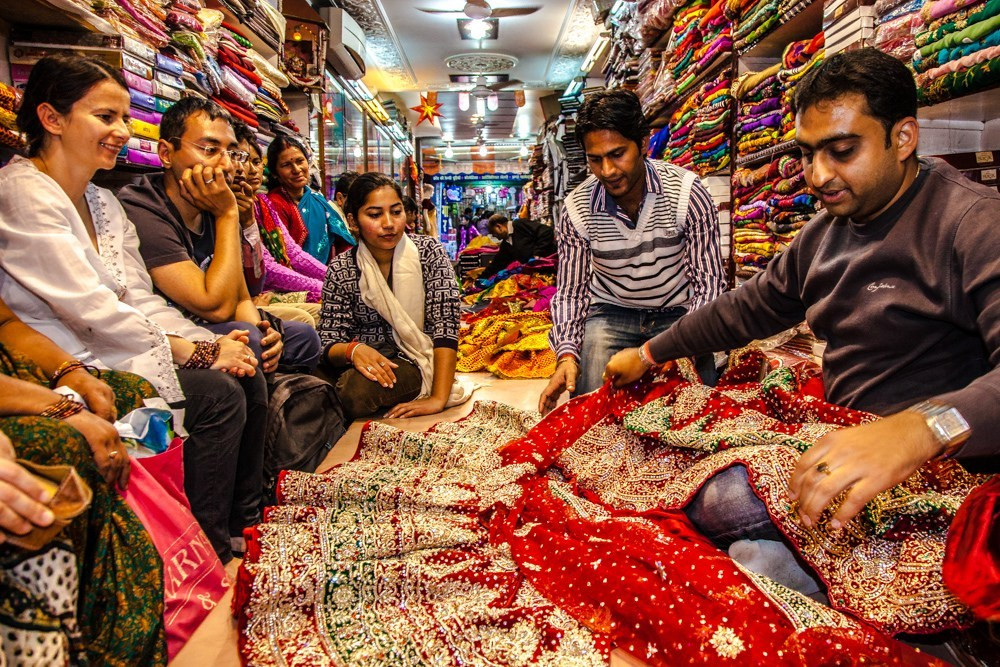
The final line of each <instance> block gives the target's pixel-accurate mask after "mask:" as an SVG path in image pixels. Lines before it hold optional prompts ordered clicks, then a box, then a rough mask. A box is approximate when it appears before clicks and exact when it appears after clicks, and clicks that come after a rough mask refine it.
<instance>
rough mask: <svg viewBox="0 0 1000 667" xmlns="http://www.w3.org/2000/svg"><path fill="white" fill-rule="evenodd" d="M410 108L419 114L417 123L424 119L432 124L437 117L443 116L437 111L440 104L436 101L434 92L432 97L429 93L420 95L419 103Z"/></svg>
mask: <svg viewBox="0 0 1000 667" xmlns="http://www.w3.org/2000/svg"><path fill="white" fill-rule="evenodd" d="M410 108H411V109H413V110H414V111H416V112H418V113H419V114H420V119H419V120H417V125H420V124H421V123H422V122H424V121H425V120H426V121H428V122H429V123H430V124H431V125H433V124H434V121H435V120H437V119H438V118H444V116H442V115H441V114H440V113H439V112H438V109H440V108H441V104H440V103H439V102H438V101H437V95H436V94H435V95H434V96H433V97H431V94H427V95H421V96H420V104H418V105H417V106H415V107H410Z"/></svg>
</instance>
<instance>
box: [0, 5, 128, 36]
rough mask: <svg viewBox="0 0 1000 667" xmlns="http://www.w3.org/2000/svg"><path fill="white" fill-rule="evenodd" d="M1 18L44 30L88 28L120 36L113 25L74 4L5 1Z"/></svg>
mask: <svg viewBox="0 0 1000 667" xmlns="http://www.w3.org/2000/svg"><path fill="white" fill-rule="evenodd" d="M0 18H2V19H4V20H5V21H7V22H8V23H11V24H13V25H30V26H36V27H40V28H42V27H44V28H75V29H77V30H79V29H80V28H84V29H85V30H88V31H89V32H97V33H100V34H102V35H117V34H118V30H117V29H116V28H115V26H114V25H112V24H111V22H110V21H107V20H106V19H104V18H101V17H100V16H98V15H97V14H95V13H94V12H92V11H89V10H88V9H86V8H85V7H82V6H81V5H80V3H77V2H73V0H17V1H16V2H14V1H13V0H3V1H2V2H0Z"/></svg>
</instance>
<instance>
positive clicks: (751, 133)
mask: <svg viewBox="0 0 1000 667" xmlns="http://www.w3.org/2000/svg"><path fill="white" fill-rule="evenodd" d="M780 70H781V63H776V64H774V65H773V66H772V67H769V68H767V69H766V70H764V71H762V72H747V73H746V74H743V75H741V76H740V77H739V78H738V79H736V81H735V82H734V83H733V86H732V92H733V97H735V98H736V100H737V113H736V124H735V130H736V131H735V133H734V134H735V136H736V154H737V156H738V157H744V156H746V155H750V154H751V153H755V152H757V151H760V150H764V149H765V148H770V147H771V146H773V145H775V144H777V143H778V142H779V141H781V123H782V119H783V117H784V108H783V105H782V100H781V82H780V81H779V80H778V72H779V71H780Z"/></svg>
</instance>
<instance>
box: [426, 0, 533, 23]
mask: <svg viewBox="0 0 1000 667" xmlns="http://www.w3.org/2000/svg"><path fill="white" fill-rule="evenodd" d="M539 9H541V7H511V8H509V9H493V7H491V6H490V3H488V2H486V0H468V2H466V3H465V7H464V8H463V9H462V11H460V12H456V11H450V10H446V9H422V8H421V9H420V11H422V12H425V13H427V14H445V15H451V16H456V17H462V16H465V17H467V18H470V19H479V20H483V19H504V18H510V17H513V16H527V15H529V14H534V13H535V12H537V11H538V10H539Z"/></svg>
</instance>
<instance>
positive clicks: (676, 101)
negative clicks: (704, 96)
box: [646, 51, 733, 128]
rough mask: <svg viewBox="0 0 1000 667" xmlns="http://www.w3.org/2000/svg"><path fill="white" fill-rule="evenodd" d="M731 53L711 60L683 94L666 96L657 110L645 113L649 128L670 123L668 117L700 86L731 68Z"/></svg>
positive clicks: (727, 52) (725, 53)
mask: <svg viewBox="0 0 1000 667" xmlns="http://www.w3.org/2000/svg"><path fill="white" fill-rule="evenodd" d="M732 56H733V52H732V51H726V52H724V53H722V54H721V55H719V56H718V57H717V58H716V59H715V60H713V61H712V62H711V63H710V64H709V65H708V67H706V68H705V69H703V70H702V71H701V72H700V73H699V74H698V75H697V76H695V78H694V80H693V81H691V83H689V84H688V85H687V86H686V87H685V89H684V92H683V93H681V94H680V95H675V94H673V93H672V94H670V95H669V96H667V98H666V101H665V102H664V103H663V104H662V105H661V106H660V108H659V109H651V110H650V112H647V113H646V118H647V119H648V120H649V125H650V127H653V128H658V127H663V126H664V125H666V124H667V123H669V122H670V116H671V115H672V114H673V113H674V111H676V110H677V108H678V107H680V106H681V105H682V104H684V101H685V100H686V99H687V98H688V97H689V96H691V95H693V94H695V93H696V92H697V91H698V88H699V87H700V86H701V84H703V83H705V82H706V81H708V80H709V79H711V78H712V77H713V76H717V75H719V74H720V73H722V70H724V69H726V68H727V67H731V66H732V63H733V58H732Z"/></svg>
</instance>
